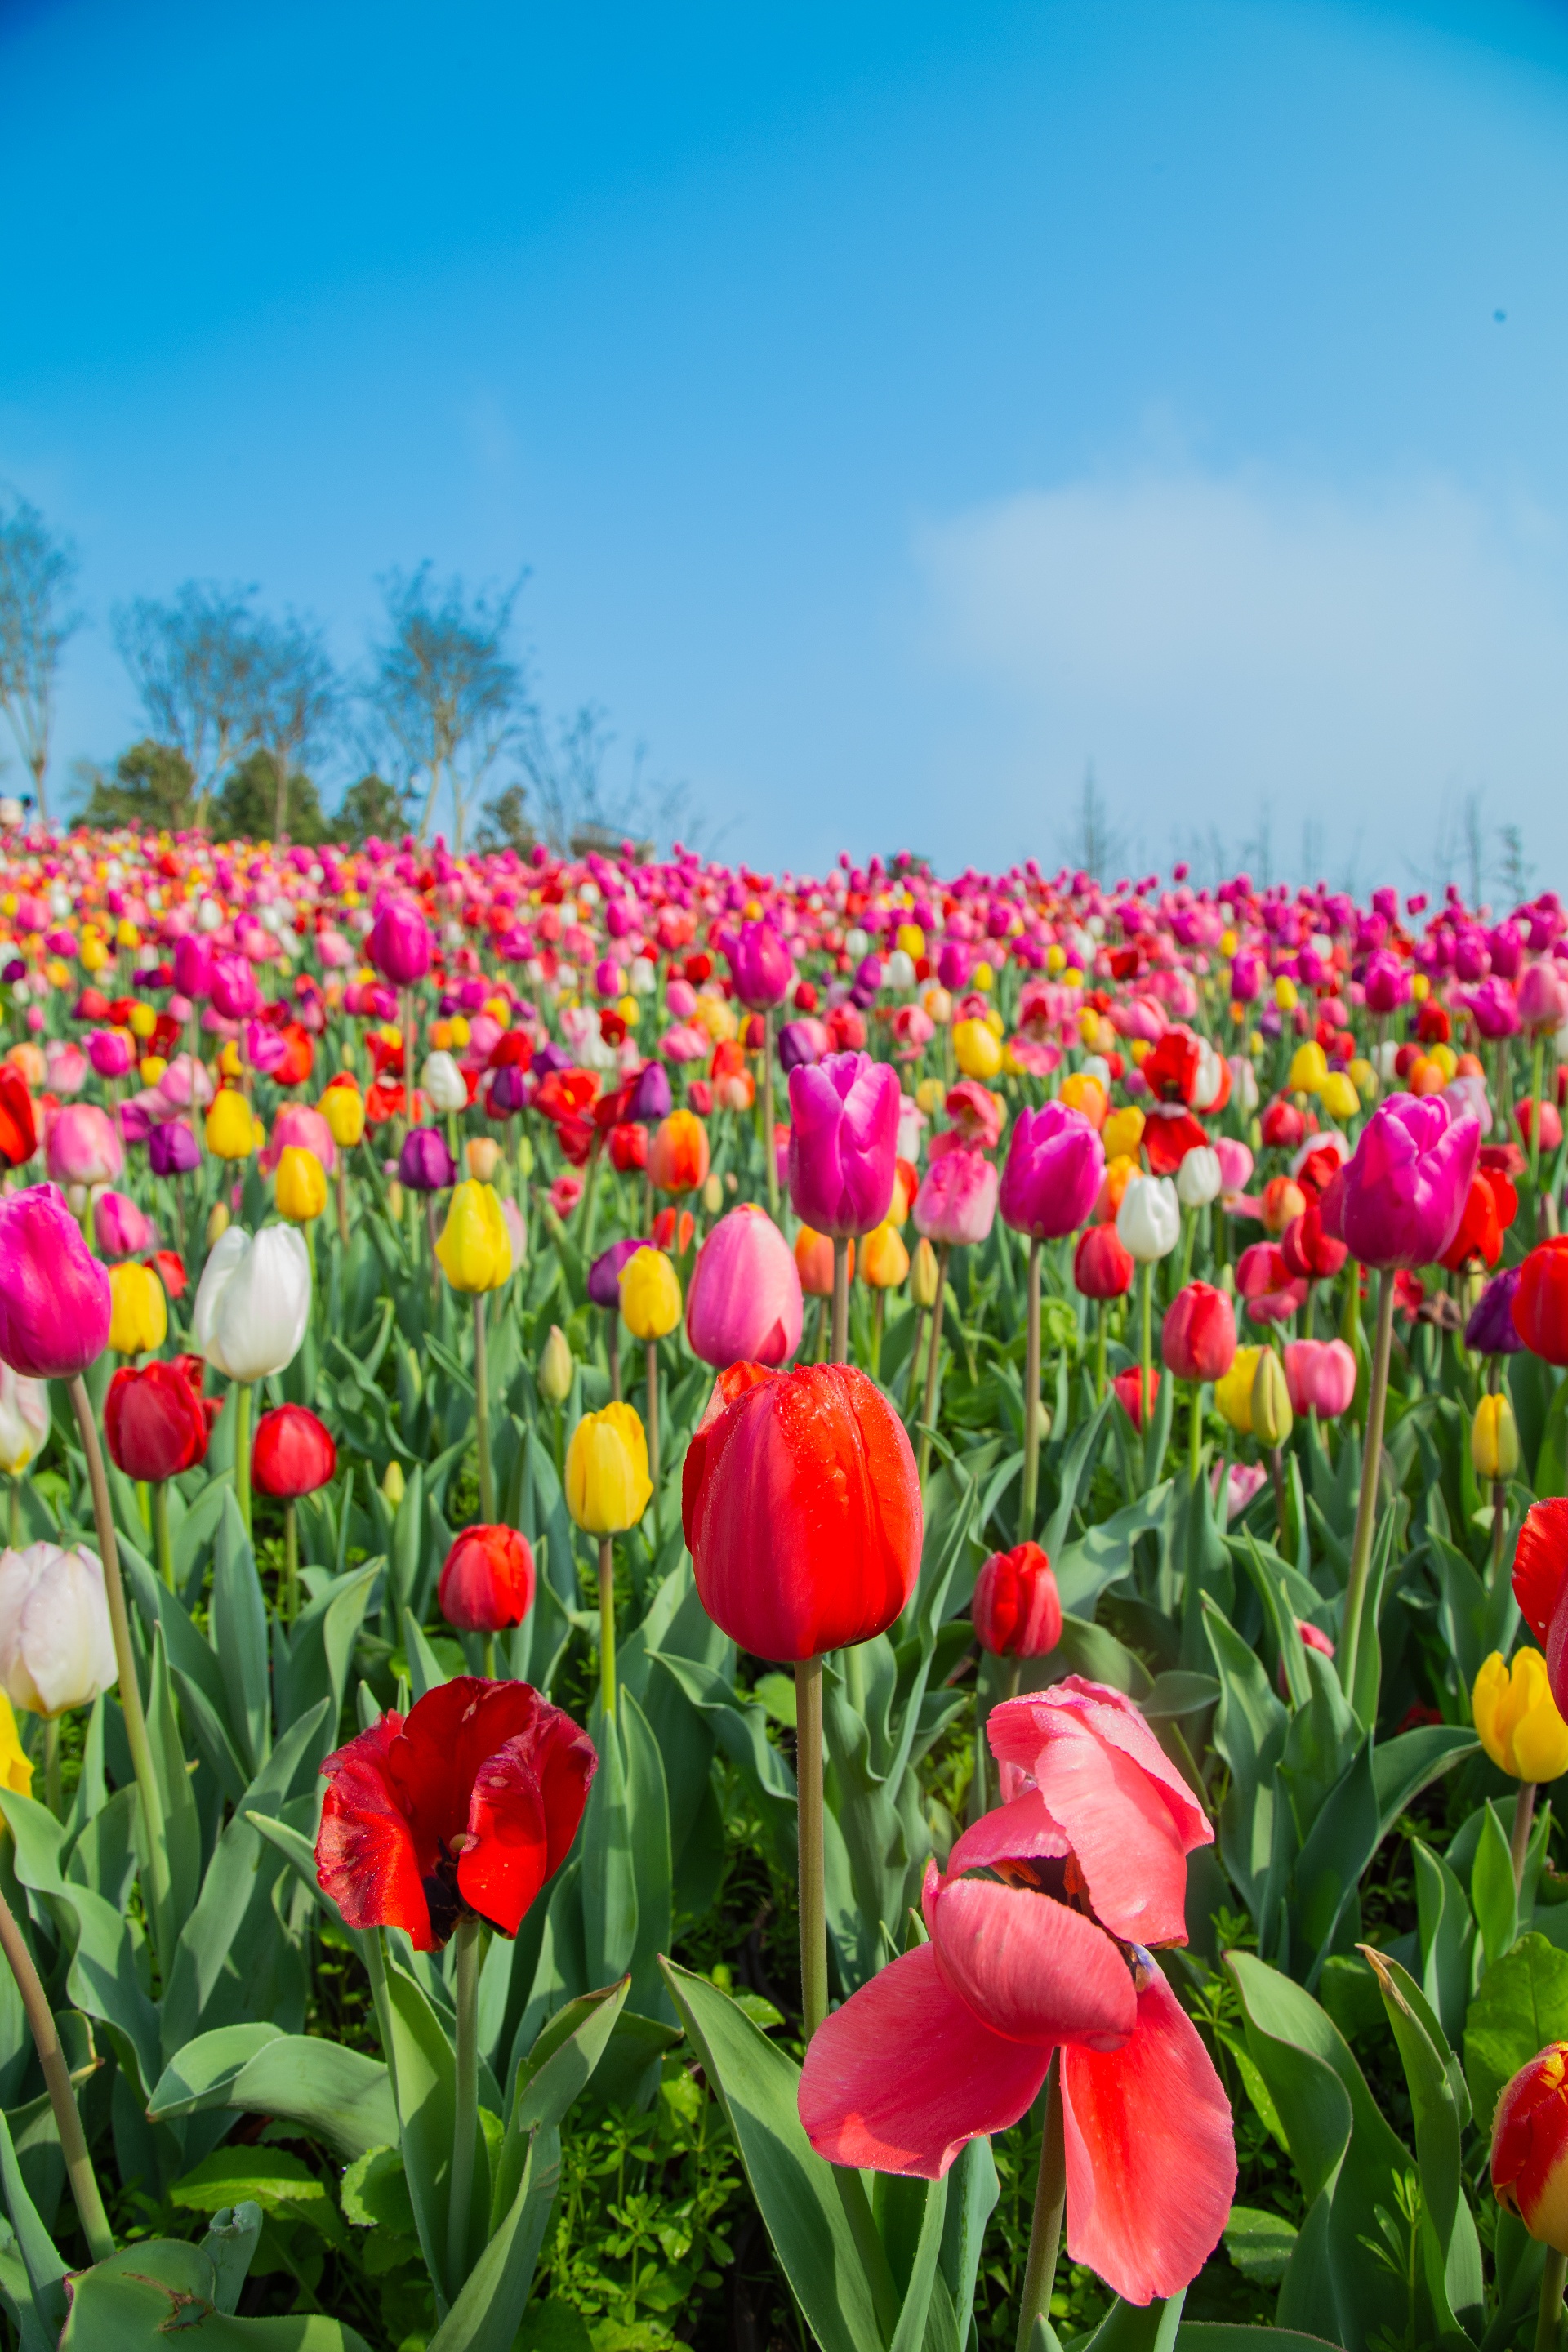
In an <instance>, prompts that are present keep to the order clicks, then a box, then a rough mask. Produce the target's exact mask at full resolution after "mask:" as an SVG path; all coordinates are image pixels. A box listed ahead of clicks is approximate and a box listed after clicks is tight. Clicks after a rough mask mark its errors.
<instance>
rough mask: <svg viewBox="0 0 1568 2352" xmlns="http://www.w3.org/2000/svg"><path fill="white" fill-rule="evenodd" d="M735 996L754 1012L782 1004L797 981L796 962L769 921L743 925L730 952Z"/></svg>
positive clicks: (765, 1010) (764, 1010) (763, 1011)
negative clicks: (795, 980)
mask: <svg viewBox="0 0 1568 2352" xmlns="http://www.w3.org/2000/svg"><path fill="white" fill-rule="evenodd" d="M730 969H731V971H732V972H733V973H734V976H735V993H736V995H737V996H738V997H739V998H740V1000H741V1002H742V1004H743V1005H745V1006H746V1007H747V1008H748V1010H749V1011H751V1012H752V1013H765V1012H767V1011H768V1009H769V1008H770V1006H772V1005H774V1004H782V1003H784V998H785V997H786V996H787V995H788V994H789V992H790V984H791V982H793V981H794V979H795V961H794V958H793V957H792V956H791V954H790V951H789V949H788V947H787V945H786V944H785V942H784V940H782V939H781V938H780V937H779V935H778V933H777V931H776V930H775V929H773V925H772V923H770V922H766V921H763V922H760V923H743V924H742V927H741V936H740V938H739V939H738V940H736V942H735V944H734V946H733V947H732V948H731V950H730Z"/></svg>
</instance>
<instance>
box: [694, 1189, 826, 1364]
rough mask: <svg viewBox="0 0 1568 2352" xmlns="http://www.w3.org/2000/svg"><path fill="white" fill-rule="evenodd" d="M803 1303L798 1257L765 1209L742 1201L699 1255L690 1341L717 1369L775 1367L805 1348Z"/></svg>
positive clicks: (721, 1220)
mask: <svg viewBox="0 0 1568 2352" xmlns="http://www.w3.org/2000/svg"><path fill="white" fill-rule="evenodd" d="M804 1304H805V1303H804V1301H803V1299H802V1297H801V1290H800V1274H799V1271H798V1269H797V1267H796V1265H795V1252H794V1251H793V1250H792V1249H791V1247H790V1245H789V1244H788V1242H786V1241H785V1239H784V1235H783V1234H781V1233H780V1231H779V1229H778V1227H777V1226H776V1225H775V1224H774V1223H773V1219H772V1218H771V1217H770V1216H769V1215H768V1213H767V1211H766V1210H765V1209H760V1208H757V1207H756V1206H755V1205H754V1204H753V1203H752V1202H742V1204H741V1206H740V1207H739V1208H738V1209H731V1211H730V1213H729V1215H728V1216H725V1217H721V1218H720V1220H719V1222H718V1223H717V1224H716V1225H715V1226H714V1228H713V1230H712V1232H711V1233H710V1234H709V1236H708V1238H707V1240H706V1241H705V1242H704V1243H703V1244H702V1246H701V1248H700V1250H699V1251H698V1253H697V1264H696V1265H695V1266H693V1268H692V1270H691V1281H690V1284H689V1286H688V1289H687V1293H686V1336H687V1338H688V1339H689V1340H690V1342H691V1347H692V1352H693V1353H694V1354H695V1355H698V1356H700V1357H701V1359H702V1360H703V1362H704V1363H705V1364H711V1365H713V1366H714V1368H715V1369H716V1370H720V1371H722V1370H724V1368H725V1367H726V1366H727V1365H730V1364H740V1363H754V1364H766V1365H767V1366H768V1367H769V1368H770V1370H773V1369H776V1368H777V1366H779V1365H780V1364H784V1363H787V1362H788V1360H789V1359H790V1357H791V1356H793V1355H794V1353H795V1349H797V1348H798V1347H799V1345H800V1326H801V1317H802V1314H803V1312H804Z"/></svg>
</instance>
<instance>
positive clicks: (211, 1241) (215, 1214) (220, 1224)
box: [206, 1201, 233, 1250]
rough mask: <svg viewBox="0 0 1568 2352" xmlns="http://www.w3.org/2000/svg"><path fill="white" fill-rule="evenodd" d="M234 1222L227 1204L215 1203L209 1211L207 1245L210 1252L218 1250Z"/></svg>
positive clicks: (224, 1202) (222, 1202) (223, 1202)
mask: <svg viewBox="0 0 1568 2352" xmlns="http://www.w3.org/2000/svg"><path fill="white" fill-rule="evenodd" d="M232 1222H233V1220H232V1218H231V1217H230V1215H229V1211H228V1203H227V1202H226V1201H215V1202H213V1204H212V1207H211V1208H210V1209H209V1210H208V1211H207V1222H206V1245H207V1247H208V1249H209V1250H210V1249H216V1246H217V1244H218V1243H219V1242H220V1241H221V1240H222V1239H223V1236H224V1235H225V1234H226V1233H227V1231H228V1229H229V1226H230V1224H231V1223H232Z"/></svg>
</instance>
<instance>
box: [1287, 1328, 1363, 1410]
mask: <svg viewBox="0 0 1568 2352" xmlns="http://www.w3.org/2000/svg"><path fill="white" fill-rule="evenodd" d="M1355 1381H1356V1362H1355V1357H1354V1355H1353V1354H1352V1350H1351V1349H1350V1348H1349V1346H1348V1345H1347V1343H1346V1342H1345V1341H1344V1340H1343V1339H1287V1341H1286V1342H1285V1385H1286V1387H1287V1388H1288V1389H1289V1391H1290V1407H1291V1410H1292V1412H1316V1413H1317V1415H1318V1417H1319V1418H1320V1420H1322V1421H1337V1420H1338V1419H1339V1417H1340V1415H1341V1413H1342V1412H1348V1411H1349V1410H1350V1404H1351V1400H1352V1397H1353V1396H1354V1395H1355Z"/></svg>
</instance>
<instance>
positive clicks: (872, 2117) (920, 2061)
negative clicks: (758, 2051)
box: [800, 1944, 1051, 2180]
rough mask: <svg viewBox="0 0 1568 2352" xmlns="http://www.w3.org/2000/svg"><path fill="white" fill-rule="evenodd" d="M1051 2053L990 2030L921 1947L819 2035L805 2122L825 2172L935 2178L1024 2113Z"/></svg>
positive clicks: (803, 2098)
mask: <svg viewBox="0 0 1568 2352" xmlns="http://www.w3.org/2000/svg"><path fill="white" fill-rule="evenodd" d="M1050 2055H1051V2053H1050V2052H1049V2050H1048V2049H1046V2048H1043V2047H1041V2046H1040V2045H1039V2044H1038V2043H1031V2042H1009V2041H1007V2040H1005V2038H1004V2037H1003V2036H1002V2035H1001V2034H999V2033H993V2032H991V2031H990V2029H989V2028H988V2027H987V2026H986V2025H984V2023H983V2022H982V2021H981V2020H980V2019H979V2018H978V2017H976V2016H975V2014H974V2011H973V2010H972V2009H971V2008H969V2006H968V2004H967V2003H966V2002H964V2001H962V2000H960V1999H959V1998H958V1995H957V1994H956V1993H954V1992H952V1991H951V1990H949V1988H948V1986H947V1985H946V1984H945V1983H944V1982H943V1981H942V1973H941V1971H940V1969H938V1967H937V1963H936V1955H935V1953H934V1951H933V1950H932V1948H931V1946H930V1945H929V1944H922V1945H921V1946H920V1947H919V1948H918V1949H917V1950H915V1951H912V1952H906V1953H905V1954H904V1955H903V1957H902V1958H901V1959H897V1960H893V1961H891V1962H890V1963H889V1966H888V1967H887V1968H885V1969H883V1970H882V1972H881V1974H880V1975H879V1976H875V1977H873V1978H872V1979H871V1981H870V1983H869V1984H866V1985H862V1986H861V1988H860V1990H859V1991H858V1993H855V1994H854V1995H852V1997H851V1998H850V1999H849V2000H847V2001H846V2002H845V2004H844V2006H843V2008H842V2009H837V2010H835V2011H834V2012H833V2014H832V2016H831V2017H829V2018H828V2019H827V2020H826V2022H825V2023H824V2024H822V2025H820V2026H819V2027H818V2028H817V2031H816V2034H815V2035H814V2036H813V2038H812V2042H811V2047H810V2048H809V2049H808V2050H807V2052H806V2053H805V2067H804V2069H803V2070H802V2073H801V2078H800V2119H801V2122H802V2124H803V2125H804V2126H805V2134H806V2137H807V2138H808V2139H809V2140H810V2142H811V2144H812V2147H814V2148H815V2149H816V2153H817V2154H818V2156H823V2157H826V2158H827V2160H828V2161H829V2163H831V2164H847V2165H856V2166H866V2167H868V2168H871V2169H872V2170H873V2171H877V2172H902V2173H910V2174H912V2175H913V2176H914V2177H915V2178H916V2179H921V2180H940V2179H942V2175H943V2174H944V2173H945V2172H946V2170H947V2168H948V2167H949V2165H950V2164H951V2163H952V2160H953V2158H954V2157H955V2156H957V2154H958V2152H959V2150H960V2148H962V2147H963V2144H964V2142H965V2141H966V2140H971V2139H975V2138H977V2137H979V2136H980V2134H981V2133H983V2132H998V2131H1005V2130H1006V2128H1007V2126H1008V2125H1009V2124H1016V2122H1017V2120H1018V2118H1019V2116H1021V2115H1023V2114H1025V2113H1026V2110H1027V2108H1028V2107H1029V2105H1030V2104H1031V2102H1032V2101H1033V2100H1034V2098H1035V2096H1036V2094H1037V2092H1038V2090H1039V2087H1040V2084H1042V2083H1043V2082H1044V2081H1045V2079H1046V2068H1047V2065H1048V2064H1049V2063H1050Z"/></svg>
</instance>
